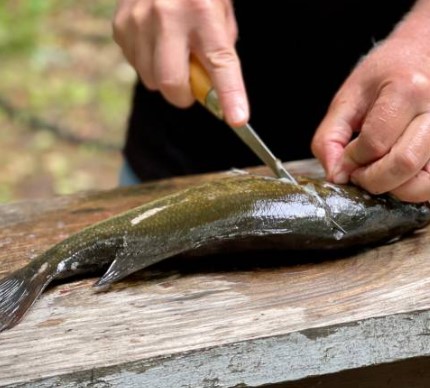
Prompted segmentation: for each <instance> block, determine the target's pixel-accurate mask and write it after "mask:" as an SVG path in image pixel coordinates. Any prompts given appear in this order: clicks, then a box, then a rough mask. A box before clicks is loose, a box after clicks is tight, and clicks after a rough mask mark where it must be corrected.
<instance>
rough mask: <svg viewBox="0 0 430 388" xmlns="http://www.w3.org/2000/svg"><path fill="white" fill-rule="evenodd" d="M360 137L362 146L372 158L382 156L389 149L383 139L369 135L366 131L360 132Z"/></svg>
mask: <svg viewBox="0 0 430 388" xmlns="http://www.w3.org/2000/svg"><path fill="white" fill-rule="evenodd" d="M360 138H361V139H360V140H361V142H362V144H363V148H365V149H366V150H367V153H369V154H370V155H372V157H373V158H374V159H379V158H382V157H383V156H384V155H385V154H386V153H387V152H388V151H389V150H390V148H389V147H388V145H386V144H385V143H384V141H383V139H380V138H377V137H375V136H370V135H368V134H367V133H366V132H363V133H362V134H360Z"/></svg>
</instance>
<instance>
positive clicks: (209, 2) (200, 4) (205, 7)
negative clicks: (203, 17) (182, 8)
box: [187, 0, 215, 14]
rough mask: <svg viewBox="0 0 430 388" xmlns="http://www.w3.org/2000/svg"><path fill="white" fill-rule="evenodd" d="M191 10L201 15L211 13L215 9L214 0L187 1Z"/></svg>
mask: <svg viewBox="0 0 430 388" xmlns="http://www.w3.org/2000/svg"><path fill="white" fill-rule="evenodd" d="M187 3H188V6H189V8H190V9H191V10H192V11H193V12H197V13H199V14H207V13H211V12H212V10H213V9H214V5H215V4H214V1H213V0H187Z"/></svg>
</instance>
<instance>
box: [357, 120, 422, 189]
mask: <svg viewBox="0 0 430 388" xmlns="http://www.w3.org/2000/svg"><path fill="white" fill-rule="evenodd" d="M429 159H430V113H425V114H421V115H419V116H417V117H416V118H415V119H414V120H412V122H411V123H410V125H409V126H408V127H407V129H406V130H405V132H404V133H403V134H402V136H401V137H400V138H399V139H398V141H397V143H396V144H395V145H394V146H393V147H392V148H391V150H390V152H389V153H388V154H386V155H385V156H384V157H382V158H381V159H378V160H377V161H376V162H374V163H372V164H370V165H368V166H366V167H362V168H359V169H357V170H356V171H354V172H353V173H352V175H351V180H352V181H353V182H354V183H356V184H358V185H359V186H362V187H364V188H365V189H367V190H368V191H370V192H372V193H374V194H380V193H384V192H387V191H392V190H394V189H396V188H397V187H399V186H401V185H402V184H403V183H405V182H407V181H408V180H410V179H411V178H413V177H414V176H415V175H416V174H417V173H418V172H419V171H420V170H421V169H422V168H423V167H424V166H425V165H426V163H427V161H428V160H429Z"/></svg>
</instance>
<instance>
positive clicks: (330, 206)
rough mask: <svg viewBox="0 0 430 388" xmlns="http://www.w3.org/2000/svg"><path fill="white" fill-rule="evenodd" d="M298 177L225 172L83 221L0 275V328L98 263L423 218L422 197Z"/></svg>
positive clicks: (378, 238)
mask: <svg viewBox="0 0 430 388" xmlns="http://www.w3.org/2000/svg"><path fill="white" fill-rule="evenodd" d="M298 181H299V183H300V186H296V185H292V184H291V183H289V182H285V181H283V180H280V179H274V178H270V177H263V176H255V175H250V174H244V175H235V176H232V177H228V178H223V179H219V180H215V181H212V182H209V183H206V184H203V185H201V186H196V187H192V188H190V189H187V190H183V191H179V192H177V193H175V194H172V195H170V196H166V197H163V198H160V199H158V200H155V201H152V202H149V203H147V204H144V205H142V206H140V207H138V208H134V209H132V210H129V211H127V212H125V213H122V214H120V215H118V216H115V217H112V218H110V219H108V220H106V221H102V222H100V223H98V224H94V225H93V226H90V227H87V228H85V229H83V230H82V231H80V232H78V233H76V234H74V235H72V236H70V237H69V238H67V239H66V240H64V241H62V242H60V243H59V244H57V245H55V246H53V247H52V248H51V249H49V250H48V251H46V252H45V253H44V254H42V255H40V256H39V257H38V258H36V259H34V260H33V261H32V262H30V263H29V264H28V265H27V266H26V267H24V268H23V269H21V270H18V271H17V272H16V273H13V274H11V275H9V276H8V277H7V278H5V279H2V280H0V331H1V330H4V329H6V328H9V327H12V326H13V325H15V324H16V323H17V322H18V321H19V319H20V318H21V317H22V316H23V315H24V313H25V311H26V310H28V308H29V307H30V306H31V304H32V303H33V302H34V300H35V299H36V298H37V296H38V295H39V294H40V293H41V292H42V291H43V288H44V287H45V286H46V285H47V284H48V283H49V282H50V281H51V280H52V279H53V278H58V277H67V276H70V275H73V274H77V273H82V272H87V271H88V270H93V269H95V268H97V267H102V266H106V265H108V264H110V267H109V269H108V270H107V272H106V273H105V274H104V275H103V277H102V278H101V279H100V280H99V282H98V283H97V284H96V286H98V287H106V286H108V285H109V284H111V283H112V282H115V281H117V280H119V279H122V278H124V277H125V276H127V275H129V274H131V273H133V272H135V271H137V270H140V269H142V268H145V267H148V266H149V265H152V264H154V263H156V262H158V261H161V260H163V259H165V258H168V257H171V256H173V255H176V254H180V253H186V252H199V251H203V252H204V251H205V249H206V250H210V249H229V250H230V249H262V248H264V249H267V248H271V249H272V248H276V249H341V248H349V247H353V246H358V245H360V246H368V245H370V244H374V243H380V242H384V241H387V240H390V239H393V238H395V237H398V236H401V235H403V234H405V233H408V232H411V231H413V230H415V229H418V228H421V227H424V226H425V225H427V224H428V223H429V222H430V207H429V205H428V204H409V203H404V202H400V201H398V200H396V199H394V198H392V197H391V196H371V195H369V194H368V193H366V192H365V191H363V190H361V189H359V188H357V187H354V186H349V185H348V186H340V185H333V184H330V183H328V182H325V181H323V180H312V179H306V178H298ZM315 193H318V195H319V197H320V198H321V199H322V201H320V200H318V198H317V197H316V196H315V195H314V194H315ZM327 211H328V212H329V213H330V214H327ZM330 219H333V220H334V221H335V222H336V223H338V224H339V225H341V226H342V228H343V229H344V230H345V231H346V233H345V234H343V233H341V232H340V231H339V229H337V228H336V226H335V225H334V224H333V223H332V222H331V221H330Z"/></svg>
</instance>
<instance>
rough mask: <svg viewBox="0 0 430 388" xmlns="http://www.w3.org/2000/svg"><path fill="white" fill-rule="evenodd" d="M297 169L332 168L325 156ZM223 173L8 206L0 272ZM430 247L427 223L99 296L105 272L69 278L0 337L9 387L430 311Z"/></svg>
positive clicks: (210, 267)
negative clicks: (347, 246)
mask: <svg viewBox="0 0 430 388" xmlns="http://www.w3.org/2000/svg"><path fill="white" fill-rule="evenodd" d="M286 166H287V167H288V168H289V169H290V170H291V171H292V172H293V173H299V174H303V175H312V174H317V175H318V174H321V169H320V168H319V166H318V165H317V164H316V163H315V161H302V162H295V163H291V164H286ZM256 171H257V172H260V173H261V172H263V173H264V172H266V170H264V169H258V170H256ZM221 175H223V173H220V174H208V175H201V176H194V177H184V178H176V179H172V180H166V181H160V182H152V183H148V184H144V185H139V186H136V187H132V188H128V189H116V190H112V191H109V192H105V193H91V194H86V195H84V194H80V195H77V196H71V197H66V198H57V199H53V200H52V201H43V202H38V203H36V204H35V203H32V206H30V207H29V206H28V204H26V203H22V204H14V205H7V206H3V207H0V219H1V221H0V223H1V224H2V228H1V229H0V247H1V248H2V249H1V250H0V276H2V275H3V274H6V273H8V272H10V271H12V270H14V269H16V268H19V267H21V266H23V265H24V264H25V263H26V262H27V261H29V260H31V258H33V257H35V256H36V255H37V254H39V253H40V252H42V251H44V250H45V249H47V248H48V247H49V246H51V245H52V244H54V243H56V242H58V241H60V240H62V239H64V238H65V237H67V236H68V235H70V234H71V233H74V232H76V231H78V230H79V229H81V228H82V227H84V226H86V225H88V224H91V223H94V222H96V221H98V220H101V219H104V218H107V217H109V216H111V215H113V214H116V213H118V212H120V211H122V210H125V209H127V208H131V207H134V206H136V205H138V204H141V203H143V202H145V201H148V200H150V199H152V198H154V196H161V195H164V194H166V193H169V192H172V191H174V190H178V189H181V188H184V187H187V186H189V185H192V184H197V183H199V182H202V181H206V180H210V179H215V178H217V177H219V176H221ZM429 243H430V232H429V230H428V229H426V230H422V231H420V232H418V233H415V234H414V235H413V236H409V237H407V238H404V239H402V240H401V241H398V242H396V243H393V244H391V245H385V246H381V247H378V248H374V249H371V250H367V251H356V252H344V253H343V254H336V255H334V254H332V253H320V254H319V255H314V254H313V255H311V254H309V253H306V254H305V253H303V254H294V255H293V254H292V253H291V252H282V253H277V254H275V253H270V252H266V253H259V254H255V255H251V254H240V255H239V254H238V255H234V256H233V255H230V256H223V257H220V256H209V257H206V258H202V259H192V260H191V259H189V260H186V259H181V260H171V261H170V262H167V263H165V264H162V265H158V266H154V267H153V268H152V269H151V270H147V271H143V272H141V273H138V274H136V275H135V276H132V277H131V278H130V279H127V280H126V281H123V282H120V283H118V284H117V285H115V286H114V287H113V288H112V289H111V291H109V292H106V293H98V294H97V293H94V291H93V289H92V288H91V284H92V283H93V282H94V281H95V279H94V278H90V279H82V280H76V281H73V282H68V283H64V284H59V285H58V284H57V285H55V286H53V287H51V288H50V289H49V290H48V291H47V292H46V293H44V294H43V296H42V297H41V299H40V300H39V301H38V302H37V303H36V304H35V305H34V307H33V308H32V309H31V311H30V313H29V314H28V315H27V316H26V317H25V319H24V320H23V322H22V323H20V324H19V325H18V326H16V327H15V328H14V329H12V330H10V331H6V332H3V333H1V334H0V385H5V384H18V383H20V382H28V381H34V380H40V379H42V380H43V379H48V378H49V377H53V376H58V375H66V374H68V375H70V374H72V375H73V374H74V373H81V372H83V371H87V370H97V369H98V368H105V367H109V366H112V367H113V366H115V365H118V364H126V363H132V362H137V361H142V360H151V359H154V358H157V357H167V356H172V355H175V354H181V353H184V352H189V351H198V350H199V349H207V348H211V347H220V346H225V345H226V344H233V343H240V342H242V341H251V340H255V339H261V338H269V337H274V338H276V337H278V336H285V335H287V334H289V333H294V332H301V331H303V330H309V329H311V328H326V327H330V326H332V325H348V324H350V323H352V322H357V321H360V320H365V319H369V318H374V317H386V316H390V315H392V314H400V313H415V312H417V311H420V310H427V309H429V307H430V297H429V291H430V276H429V275H430V264H429V253H430V244H429ZM332 351H333V352H335V350H332ZM184 354H186V353H184ZM303 377H305V376H302V377H301V378H303ZM196 386H197V385H196ZM205 386H208V387H209V386H218V385H205ZM219 386H221V385H219Z"/></svg>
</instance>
